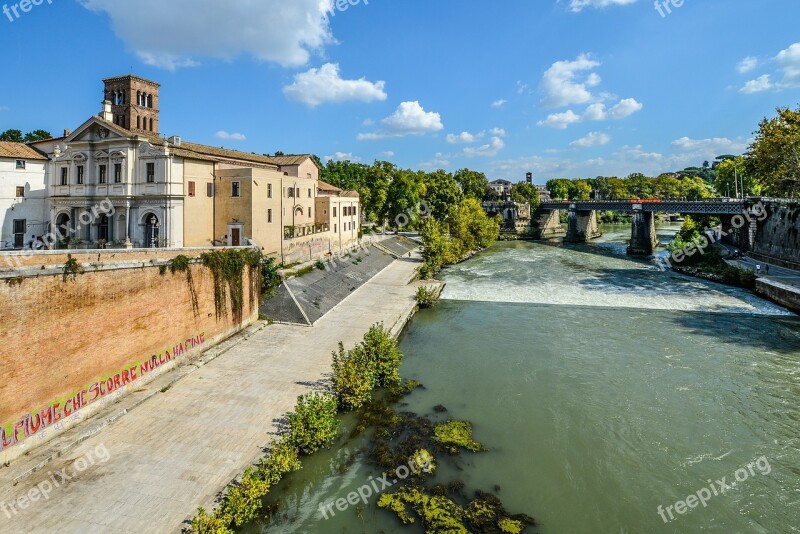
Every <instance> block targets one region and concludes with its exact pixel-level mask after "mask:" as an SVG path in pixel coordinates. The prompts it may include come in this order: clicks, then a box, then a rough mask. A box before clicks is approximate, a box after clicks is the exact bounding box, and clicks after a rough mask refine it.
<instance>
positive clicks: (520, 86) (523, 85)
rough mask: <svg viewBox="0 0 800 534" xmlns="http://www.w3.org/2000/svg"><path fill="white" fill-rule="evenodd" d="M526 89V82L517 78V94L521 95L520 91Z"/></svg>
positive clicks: (522, 91)
mask: <svg viewBox="0 0 800 534" xmlns="http://www.w3.org/2000/svg"><path fill="white" fill-rule="evenodd" d="M527 90H528V84H527V83H523V82H522V81H520V80H517V94H518V95H521V94H522V93H524V92H525V91H527Z"/></svg>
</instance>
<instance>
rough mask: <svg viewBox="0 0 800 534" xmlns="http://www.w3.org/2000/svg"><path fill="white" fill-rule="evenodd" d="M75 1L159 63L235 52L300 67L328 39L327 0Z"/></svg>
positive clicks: (185, 63)
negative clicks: (103, 18) (103, 15)
mask: <svg viewBox="0 0 800 534" xmlns="http://www.w3.org/2000/svg"><path fill="white" fill-rule="evenodd" d="M79 1H80V3H81V4H82V5H83V6H84V7H86V8H87V9H90V10H92V11H95V12H104V13H107V14H108V16H109V17H110V18H111V24H112V27H113V29H114V33H116V35H117V37H119V38H120V39H121V40H122V41H123V42H124V43H125V44H126V45H127V46H128V47H129V48H130V49H131V50H133V51H134V52H135V53H136V54H137V55H138V56H139V57H140V58H141V60H142V61H144V62H145V63H147V64H148V65H153V66H156V67H160V68H165V69H176V68H178V67H184V66H192V65H195V64H197V58H202V57H211V58H217V59H223V60H230V59H233V58H235V57H236V56H239V55H249V56H252V57H254V58H255V59H257V60H259V61H268V62H272V63H277V64H279V65H282V66H284V67H300V66H303V65H305V64H307V63H308V61H309V58H310V57H311V53H312V52H314V51H317V50H321V49H322V48H323V47H324V46H325V45H326V44H328V43H331V42H333V36H332V35H331V31H330V28H329V25H328V16H329V13H330V12H331V10H332V5H331V2H330V0H292V1H291V2H286V1H285V0H260V1H258V2H254V1H252V0H229V1H227V2H219V1H218V0H170V1H168V2H165V1H164V0H137V1H136V2H131V1H126V2H120V1H119V0H79Z"/></svg>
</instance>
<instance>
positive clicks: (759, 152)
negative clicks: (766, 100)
mask: <svg viewBox="0 0 800 534" xmlns="http://www.w3.org/2000/svg"><path fill="white" fill-rule="evenodd" d="M777 113H778V115H777V117H773V118H771V119H767V118H765V119H764V120H762V121H761V124H760V125H759V128H758V132H757V133H756V139H755V141H754V142H753V144H752V145H750V149H749V151H748V153H747V163H748V169H749V171H750V172H751V173H752V174H754V175H755V176H756V177H757V178H758V179H759V180H761V182H762V183H763V185H764V189H765V190H766V193H767V194H769V195H774V196H791V197H794V196H797V194H798V193H800V107H798V108H797V110H791V109H790V108H778V109H777Z"/></svg>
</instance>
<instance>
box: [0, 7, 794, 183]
mask: <svg viewBox="0 0 800 534" xmlns="http://www.w3.org/2000/svg"><path fill="white" fill-rule="evenodd" d="M8 1H9V2H11V1H13V0H8ZM334 3H336V4H337V5H338V6H339V7H336V5H334ZM663 3H664V4H666V5H667V6H668V7H665V6H664V5H661V6H660V7H659V8H656V6H654V5H653V2H652V1H651V0H502V1H500V2H487V1H478V0H436V1H430V0H424V1H423V0H404V1H402V2H400V1H392V0H350V3H349V4H348V3H347V1H346V0H342V1H341V2H339V1H338V0H337V2H334V1H332V0H226V1H224V2H223V1H221V0H170V1H169V2H166V1H164V0H137V1H135V2H133V1H127V0H125V1H123V0H53V2H52V3H51V4H48V3H47V2H45V3H43V4H42V5H39V6H33V7H32V9H30V11H29V12H22V11H21V10H20V9H19V8H18V7H17V9H16V10H14V9H11V8H12V7H16V5H15V4H7V6H8V8H9V9H8V10H7V11H6V12H5V13H0V46H1V47H2V49H3V50H4V51H5V54H4V57H5V59H6V61H5V74H4V76H3V77H2V80H3V83H2V84H0V130H4V129H7V128H18V129H22V130H26V131H27V130H32V129H37V128H44V129H47V130H50V131H52V132H53V133H57V132H58V133H60V132H61V131H62V130H63V129H64V128H73V129H74V128H76V127H77V126H79V125H80V124H81V123H83V122H84V121H85V120H86V119H87V118H88V117H89V116H90V115H92V114H95V113H97V112H98V111H99V108H100V100H101V97H102V84H101V82H100V80H101V79H102V78H104V77H109V76H114V75H120V74H125V73H128V72H134V73H136V74H139V75H141V76H144V77H147V78H150V79H153V80H156V81H158V82H160V83H161V84H162V89H161V129H162V133H163V134H166V135H181V136H183V137H184V138H185V139H187V140H191V141H194V142H198V143H206V144H212V145H216V146H225V147H229V148H236V149H240V150H245V151H252V152H258V153H265V152H266V153H273V152H275V151H278V150H280V151H283V152H287V153H288V152H294V153H298V152H302V153H305V152H312V153H316V154H318V155H319V156H320V157H323V158H330V159H351V160H354V161H363V162H367V163H371V162H372V161H373V160H375V159H389V160H391V161H394V162H395V163H397V164H399V165H402V166H407V167H412V168H424V169H436V168H444V169H448V170H456V169H458V168H462V167H470V168H474V169H478V170H482V171H484V172H486V173H487V174H489V176H490V177H491V178H507V179H511V180H515V181H516V180H519V179H521V178H523V177H524V174H525V172H526V171H533V172H534V173H536V181H537V182H539V183H543V182H544V181H546V180H547V179H549V178H553V177H593V176H597V175H614V174H615V175H627V174H629V173H631V172H644V173H648V174H657V173H660V172H663V171H669V170H677V169H681V168H683V167H686V166H688V165H699V164H701V163H702V162H703V160H708V159H713V158H714V157H715V156H716V155H719V154H727V153H741V152H743V151H744V149H745V148H746V146H747V144H748V142H749V140H750V139H751V138H752V135H753V131H754V130H755V129H756V126H757V124H758V122H759V120H760V119H761V118H762V117H764V116H766V115H770V114H772V113H773V110H774V108H775V107H776V106H792V107H795V106H797V105H798V104H799V103H800V28H798V25H797V21H798V20H800V2H798V1H797V0H760V1H758V2H756V1H754V0H684V2H683V5H682V6H681V7H674V6H673V5H672V4H671V2H670V1H669V0H663ZM678 3H679V4H680V2H678Z"/></svg>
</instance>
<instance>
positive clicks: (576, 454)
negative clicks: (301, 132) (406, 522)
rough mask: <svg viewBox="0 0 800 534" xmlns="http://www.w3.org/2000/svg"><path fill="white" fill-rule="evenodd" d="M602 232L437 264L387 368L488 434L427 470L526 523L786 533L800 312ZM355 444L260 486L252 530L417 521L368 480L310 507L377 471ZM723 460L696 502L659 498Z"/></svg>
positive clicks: (796, 433)
mask: <svg viewBox="0 0 800 534" xmlns="http://www.w3.org/2000/svg"><path fill="white" fill-rule="evenodd" d="M606 231H607V232H608V233H607V234H606V236H605V237H604V238H602V239H601V240H599V241H597V242H593V243H591V244H589V245H579V246H570V247H550V246H545V245H541V244H532V243H523V242H518V243H505V244H498V245H496V246H495V247H493V248H492V249H491V250H489V251H487V252H485V253H484V254H481V255H480V256H478V257H476V258H473V259H472V260H470V261H468V262H466V263H464V264H461V265H459V266H456V267H453V268H450V269H448V270H447V271H446V272H445V273H443V276H442V278H443V280H445V281H446V282H447V288H446V290H445V292H444V295H443V300H442V302H440V304H439V305H438V306H437V307H436V308H435V309H433V310H426V311H422V312H421V313H419V314H418V315H417V316H416V317H415V318H414V319H413V321H412V322H411V323H410V324H409V326H408V328H407V330H406V332H405V334H404V336H403V338H402V342H401V348H402V350H403V352H404V354H405V356H406V359H405V362H404V365H403V368H402V374H403V376H404V377H406V378H414V379H417V380H420V381H421V382H423V383H424V385H425V389H421V390H417V391H415V392H414V393H413V394H411V395H410V396H409V397H407V398H406V399H405V402H406V403H407V406H403V407H402V409H403V410H411V411H414V412H416V413H419V414H422V415H429V416H431V417H432V418H435V419H436V420H445V419H446V418H447V417H448V416H451V417H454V418H458V419H465V420H469V421H472V422H473V424H474V429H475V438H476V439H477V440H479V441H481V442H482V443H484V445H486V446H487V447H488V448H489V449H490V450H489V452H485V453H478V454H471V453H466V454H465V455H463V456H462V457H461V459H460V460H459V461H457V462H443V464H442V466H440V469H439V470H438V471H437V475H436V479H437V480H440V481H444V482H446V481H449V480H452V479H454V478H457V479H460V480H462V481H463V482H464V483H465V484H466V488H467V489H468V490H476V489H483V490H488V491H494V490H497V489H498V487H499V491H497V495H498V496H499V497H500V498H501V499H502V500H503V503H504V504H505V506H506V508H507V509H508V510H509V512H511V513H527V514H529V515H531V516H533V517H535V518H536V519H537V520H538V521H539V523H540V526H539V527H537V528H535V529H530V530H529V531H528V532H540V533H545V534H547V533H596V532H609V533H634V532H644V533H651V532H652V533H662V532H663V533H671V532H699V531H704V532H720V533H739V532H757V533H761V532H763V533H767V532H769V533H791V532H800V320H799V319H798V318H797V317H796V316H794V315H792V314H790V313H788V312H786V311H785V310H783V309H782V308H779V307H777V306H774V305H772V304H770V303H768V302H766V301H763V300H760V299H758V298H756V297H754V296H752V295H751V294H750V293H749V292H746V291H743V290H738V289H733V288H728V287H724V286H719V285H715V284H712V283H708V282H705V281H702V280H697V279H692V278H688V277H684V276H681V275H676V274H672V273H662V272H660V271H658V270H657V269H656V268H655V267H654V266H653V265H651V264H648V263H646V262H644V261H636V260H631V259H629V258H627V257H625V244H624V240H625V239H627V237H628V236H629V232H630V229H629V227H611V228H608V229H606ZM671 231H672V232H673V233H674V229H672V230H671ZM663 232H664V238H665V239H668V237H669V235H671V234H670V229H666V230H663ZM438 404H443V405H444V406H446V407H447V408H448V410H449V412H448V413H447V414H444V415H443V416H442V415H439V414H434V411H433V407H434V406H436V405H438ZM443 418H444V419H443ZM348 425H352V419H347V420H346V421H345V426H346V427H347V426H348ZM365 445H366V438H363V437H362V438H359V439H357V440H353V441H349V442H348V441H344V440H343V441H342V442H341V443H340V444H338V446H337V447H336V448H335V449H333V450H331V451H324V452H322V453H320V454H318V455H315V456H314V457H312V458H309V459H307V460H305V461H304V464H303V465H304V468H303V469H302V470H301V471H299V472H298V473H296V474H293V475H291V476H290V477H288V478H287V479H286V480H285V481H284V482H282V483H281V484H280V485H279V486H278V487H276V488H274V489H273V493H272V495H273V498H277V497H279V498H280V500H279V501H278V502H279V503H280V504H279V512H278V513H277V515H276V516H275V517H274V518H273V519H271V520H270V521H269V522H265V523H260V524H257V525H252V526H251V527H250V528H248V529H247V530H248V531H250V532H261V531H263V532H298V533H301V532H303V533H304V532H325V533H327V532H336V533H338V532H341V533H362V532H364V533H376V532H387V533H393V532H421V531H422V529H421V528H419V527H416V528H408V527H402V526H401V525H400V523H399V522H398V521H397V520H396V519H395V518H394V516H393V515H392V514H391V513H389V512H386V511H384V510H380V509H378V508H377V506H375V503H376V502H377V498H374V497H373V498H372V499H371V500H370V503H369V504H368V505H367V506H365V507H363V509H359V510H356V508H355V507H352V508H351V509H349V510H347V511H346V512H341V513H339V512H337V514H336V515H335V516H334V517H330V518H328V519H324V518H323V517H322V514H321V513H320V511H319V506H320V504H321V503H328V502H331V501H334V500H336V499H338V498H341V497H345V496H346V495H347V493H349V492H351V491H354V490H356V489H357V488H359V487H360V486H362V485H364V484H367V483H368V479H369V478H370V477H371V476H374V477H376V478H377V477H378V476H379V472H380V469H378V468H375V467H372V466H369V465H367V464H366V463H365V462H363V461H362V453H361V452H360V450H361V449H362V448H363V447H364V446H365ZM757 460H758V461H757ZM748 464H750V466H751V467H750V469H749V471H748V470H747V468H746V466H747V465H748ZM741 468H745V470H744V471H741V470H740V469H741ZM737 470H740V471H738V473H737ZM737 474H738V475H739V478H740V479H743V480H740V481H739V482H736V485H735V486H731V487H730V489H728V490H727V491H726V492H725V493H724V494H723V493H720V492H719V491H717V493H719V494H718V495H713V494H711V495H712V496H711V497H710V498H709V499H707V501H706V506H705V507H704V506H702V505H697V506H696V507H695V508H693V509H688V510H686V511H685V512H686V513H684V514H683V515H680V514H678V513H677V512H673V516H674V518H675V519H674V520H672V521H670V520H669V519H670V518H669V516H668V515H667V513H666V512H664V515H665V517H666V519H667V520H668V521H667V522H665V521H664V519H662V517H661V515H659V512H658V507H659V506H661V507H662V510H664V509H666V508H667V507H668V506H674V504H675V503H676V502H677V501H680V500H684V499H686V498H687V496H689V495H691V494H697V493H698V492H699V491H702V490H703V489H704V488H711V486H712V485H714V486H715V489H716V488H717V487H718V486H717V484H716V481H720V480H721V479H722V478H723V477H726V483H727V484H728V485H731V484H732V483H733V482H735V481H736V480H737V479H736V475H737ZM745 475H746V476H745ZM709 481H711V482H709ZM709 492H710V489H709ZM673 509H674V508H673Z"/></svg>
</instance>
